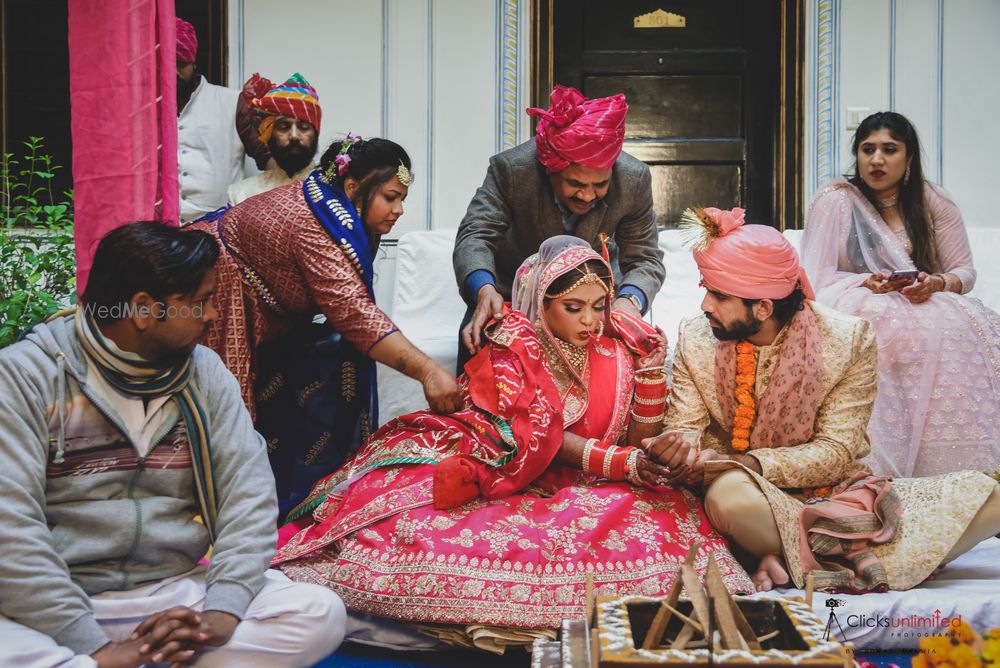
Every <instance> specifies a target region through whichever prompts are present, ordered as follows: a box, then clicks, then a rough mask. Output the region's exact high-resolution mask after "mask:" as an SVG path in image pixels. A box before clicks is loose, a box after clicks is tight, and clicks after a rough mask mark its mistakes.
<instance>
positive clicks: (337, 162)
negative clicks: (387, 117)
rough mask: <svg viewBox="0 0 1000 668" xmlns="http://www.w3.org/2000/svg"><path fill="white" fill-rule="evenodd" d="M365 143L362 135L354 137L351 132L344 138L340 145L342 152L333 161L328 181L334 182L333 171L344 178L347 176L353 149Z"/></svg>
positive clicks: (328, 173)
mask: <svg viewBox="0 0 1000 668" xmlns="http://www.w3.org/2000/svg"><path fill="white" fill-rule="evenodd" d="M362 141H364V140H363V139H362V138H361V135H352V134H351V133H350V132H348V133H347V136H346V137H344V141H343V143H342V144H341V145H340V151H339V152H338V153H337V156H336V157H335V158H334V159H333V163H332V164H331V165H330V166H329V167H328V168H327V170H326V175H327V180H333V174H332V172H333V170H334V169H336V170H337V176H344V175H346V174H347V170H348V169H350V167H351V153H350V151H351V147H352V146H354V145H355V144H357V143H359V142H362Z"/></svg>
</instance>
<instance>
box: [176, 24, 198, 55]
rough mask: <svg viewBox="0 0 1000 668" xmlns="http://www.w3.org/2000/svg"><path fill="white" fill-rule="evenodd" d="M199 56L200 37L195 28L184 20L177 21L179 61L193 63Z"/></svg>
mask: <svg viewBox="0 0 1000 668" xmlns="http://www.w3.org/2000/svg"><path fill="white" fill-rule="evenodd" d="M197 56H198V35H196V34H195V32H194V26H193V25H191V24H190V23H188V22H187V21H185V20H184V19H182V18H178V19H177V60H178V61H180V62H182V63H193V62H194V61H195V60H197Z"/></svg>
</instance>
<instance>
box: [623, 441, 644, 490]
mask: <svg viewBox="0 0 1000 668" xmlns="http://www.w3.org/2000/svg"><path fill="white" fill-rule="evenodd" d="M626 450H628V451H629V453H628V459H627V460H626V462H625V477H626V478H627V479H628V481H629V482H630V483H632V484H633V485H640V486H641V485H642V477H641V476H640V475H639V455H640V453H641V450H639V448H626Z"/></svg>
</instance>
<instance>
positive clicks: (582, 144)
mask: <svg viewBox="0 0 1000 668" xmlns="http://www.w3.org/2000/svg"><path fill="white" fill-rule="evenodd" d="M550 102H551V106H550V107H549V108H548V109H538V108H531V109H528V110H527V111H528V115H529V116H539V117H540V118H539V120H538V126H537V127H536V129H535V149H536V150H537V152H538V161H539V162H541V163H542V164H543V165H545V168H546V169H548V170H549V171H550V172H561V171H562V170H564V169H566V168H567V167H569V166H570V165H582V166H584V167H589V168H591V169H611V168H612V167H613V166H614V164H615V161H616V160H617V159H618V155H619V154H620V153H621V152H622V142H624V141H625V115H626V114H627V113H628V104H626V103H625V96H624V95H622V94H621V93H619V94H618V95H612V96H611V97H602V98H597V99H594V100H588V99H587V98H585V97H584V96H583V93H581V92H580V91H578V90H577V89H575V88H567V87H566V86H556V87H555V88H554V89H553V91H552V95H551V96H550Z"/></svg>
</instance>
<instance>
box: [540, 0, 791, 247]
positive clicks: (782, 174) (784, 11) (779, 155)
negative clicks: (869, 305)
mask: <svg viewBox="0 0 1000 668" xmlns="http://www.w3.org/2000/svg"><path fill="white" fill-rule="evenodd" d="M665 1H666V0H665ZM748 1H749V0H748ZM779 1H780V3H781V8H780V16H781V30H780V36H781V65H780V69H781V72H780V80H781V86H780V90H779V95H780V102H779V110H780V111H779V114H778V118H777V119H776V125H777V127H776V128H775V132H774V142H775V144H774V146H773V148H772V151H773V155H774V171H773V174H772V193H773V195H772V197H773V206H774V208H773V210H774V211H775V212H776V214H777V223H778V229H781V230H785V229H797V228H799V227H801V222H802V220H803V214H804V211H803V209H802V165H803V153H802V150H803V144H804V142H803V139H804V137H803V128H804V119H803V95H804V90H803V83H802V68H803V62H804V53H803V48H804V34H805V19H804V15H803V9H802V2H803V0H779ZM554 4H555V0H531V26H532V31H531V54H532V63H531V102H532V106H535V107H545V106H548V97H549V92H550V91H551V90H552V84H553V79H554V78H555V75H554V65H553V63H554V58H553V45H554V39H553V25H554V22H553V7H554ZM532 129H534V121H532Z"/></svg>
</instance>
